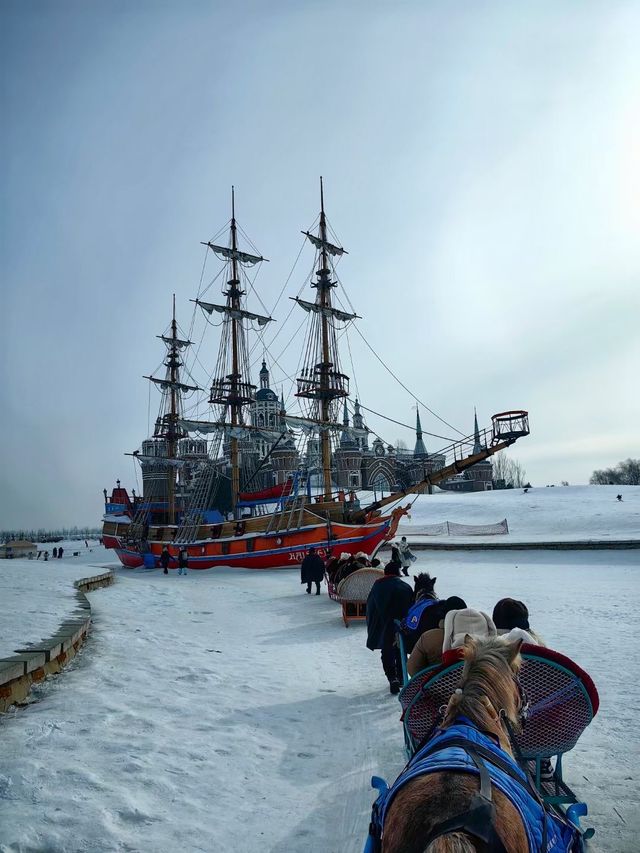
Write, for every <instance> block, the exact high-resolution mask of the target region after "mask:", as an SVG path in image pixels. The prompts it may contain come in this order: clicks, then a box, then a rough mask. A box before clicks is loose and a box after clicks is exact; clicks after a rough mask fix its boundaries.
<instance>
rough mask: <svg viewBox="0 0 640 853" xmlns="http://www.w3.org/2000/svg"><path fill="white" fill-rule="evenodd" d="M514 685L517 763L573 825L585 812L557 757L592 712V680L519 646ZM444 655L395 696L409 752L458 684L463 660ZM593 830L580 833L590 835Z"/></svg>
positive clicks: (560, 658)
mask: <svg viewBox="0 0 640 853" xmlns="http://www.w3.org/2000/svg"><path fill="white" fill-rule="evenodd" d="M521 652H522V667H521V669H520V674H519V677H520V683H521V684H522V687H523V689H524V692H525V694H526V697H527V701H528V703H529V715H528V718H527V722H526V725H525V726H524V728H523V730H522V732H521V733H520V734H518V735H517V736H516V737H515V743H514V751H515V756H516V758H517V760H518V762H519V763H520V764H521V765H522V766H523V767H526V769H528V770H529V771H530V773H531V776H532V778H533V779H534V780H535V785H536V788H537V790H538V792H539V793H540V795H541V796H542V798H543V799H544V801H545V802H546V803H548V804H549V805H550V806H552V807H553V808H555V809H557V810H558V811H561V812H563V813H564V814H565V815H566V817H567V818H568V819H569V820H571V821H572V823H574V824H575V825H576V826H578V827H579V819H580V817H581V816H582V815H585V814H587V806H586V803H583V802H580V801H578V799H577V798H576V796H575V794H574V793H573V791H572V790H571V789H570V788H569V786H568V785H567V784H566V782H565V781H564V779H563V775H562V760H563V756H564V754H565V753H566V752H569V750H571V749H573V747H574V746H575V745H576V743H577V741H578V739H579V737H580V735H581V734H582V732H583V731H584V730H585V729H586V727H587V726H588V725H589V723H590V722H591V720H592V719H593V717H594V716H595V715H596V713H597V712H598V706H599V697H598V691H597V689H596V686H595V684H594V683H593V681H592V680H591V678H590V677H589V675H588V674H587V673H586V672H584V670H582V669H581V668H580V667H579V666H578V665H577V664H575V663H574V662H573V661H572V660H571V659H570V658H567V657H565V655H562V654H560V653H559V652H555V651H552V650H551V649H547V648H544V647H542V646H532V645H527V644H524V645H523V646H522V649H521ZM455 658H456V654H455V652H454V653H451V652H449V653H446V658H445V661H444V662H443V663H442V664H439V665H436V666H432V667H429V668H428V669H424V670H423V671H422V672H419V673H417V674H416V675H415V676H414V677H413V678H411V679H410V680H408V681H407V682H406V683H405V686H404V687H403V689H402V691H401V692H400V694H399V697H398V698H399V699H400V704H401V706H402V711H403V713H402V723H403V726H404V736H405V746H406V749H407V753H408V755H409V756H411V755H413V754H414V753H415V752H416V750H417V749H418V747H419V746H420V744H422V743H423V742H424V741H426V740H427V739H428V738H429V737H430V736H431V735H432V733H433V732H434V731H435V729H436V728H437V727H438V725H439V724H440V722H441V721H442V716H443V713H444V709H445V708H446V706H447V704H448V702H449V699H450V698H451V695H452V694H453V692H454V690H455V689H456V688H457V687H458V686H459V682H460V676H461V675H462V668H463V662H462V661H461V660H456V659H455ZM550 759H551V760H555V767H554V768H553V771H552V774H551V775H550V776H549V775H548V774H546V775H544V774H543V773H542V764H543V762H548V760H550ZM593 833H594V830H593V829H586V830H584V831H583V835H584V837H585V838H590V837H591V836H592V835H593Z"/></svg>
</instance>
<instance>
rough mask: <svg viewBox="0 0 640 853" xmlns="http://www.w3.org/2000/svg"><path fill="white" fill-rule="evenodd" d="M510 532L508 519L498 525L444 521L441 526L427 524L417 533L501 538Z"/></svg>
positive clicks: (423, 534)
mask: <svg viewBox="0 0 640 853" xmlns="http://www.w3.org/2000/svg"><path fill="white" fill-rule="evenodd" d="M508 532H509V525H508V524H507V519H506V518H503V519H502V521H499V522H498V523H497V524H457V523H456V522H455V521H442V522H440V524H426V525H424V526H421V527H420V530H419V531H416V535H420V536H500V535H503V534H505V533H508Z"/></svg>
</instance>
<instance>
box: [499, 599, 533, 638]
mask: <svg viewBox="0 0 640 853" xmlns="http://www.w3.org/2000/svg"><path fill="white" fill-rule="evenodd" d="M493 621H494V622H495V625H496V628H506V629H507V630H508V631H510V630H511V628H522V630H523V631H528V630H529V611H528V610H527V605H526V604H525V603H524V602H523V601H518V600H517V599H516V598H501V599H500V601H499V602H498V603H497V604H496V606H495V607H494V608H493Z"/></svg>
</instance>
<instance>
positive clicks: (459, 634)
mask: <svg viewBox="0 0 640 853" xmlns="http://www.w3.org/2000/svg"><path fill="white" fill-rule="evenodd" d="M467 634H471V636H472V637H475V638H476V639H478V640H484V639H487V638H489V637H495V636H496V635H497V632H496V626H495V625H494V624H493V619H492V618H491V617H490V616H489V615H488V614H487V613H483V612H482V611H481V610H473V609H472V608H471V607H467V608H466V609H465V610H450V611H449V612H448V613H447V615H446V616H445V617H444V642H443V644H442V651H443V652H446V651H448V650H449V649H458V648H460V647H461V646H464V638H465V637H466V636H467Z"/></svg>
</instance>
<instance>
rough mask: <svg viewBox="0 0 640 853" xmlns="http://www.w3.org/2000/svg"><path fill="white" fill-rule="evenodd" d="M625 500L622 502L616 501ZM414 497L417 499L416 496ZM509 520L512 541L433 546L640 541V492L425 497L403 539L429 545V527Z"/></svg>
mask: <svg viewBox="0 0 640 853" xmlns="http://www.w3.org/2000/svg"><path fill="white" fill-rule="evenodd" d="M616 495H622V496H623V499H622V501H618V500H616ZM412 497H413V496H412ZM503 518H506V519H507V521H508V523H509V533H508V535H506V536H473V537H469V536H465V537H454V536H429V537H428V541H430V542H449V543H454V542H483V541H484V542H497V543H500V542H536V541H538V542H540V541H548V542H566V541H571V540H574V539H579V540H589V539H599V540H605V541H606V540H611V539H640V486H555V487H554V488H544V487H543V488H534V489H529V491H528V492H527V494H525V493H524V491H523V490H522V489H506V490H500V491H495V492H471V493H469V494H460V493H458V492H446V491H444V490H440V489H438V490H436V492H435V493H434V494H433V495H420V496H419V497H418V499H417V501H416V502H415V504H414V505H413V508H412V510H411V518H410V519H403V521H402V522H401V524H400V529H399V532H400V534H405V535H407V537H409V536H415V539H416V540H418V541H419V540H420V539H425V537H424V534H423V536H420V535H419V534H420V533H422V532H423V531H424V528H425V525H429V524H438V523H439V522H442V521H455V522H457V523H459V524H495V523H496V522H498V521H502V519H503Z"/></svg>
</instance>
